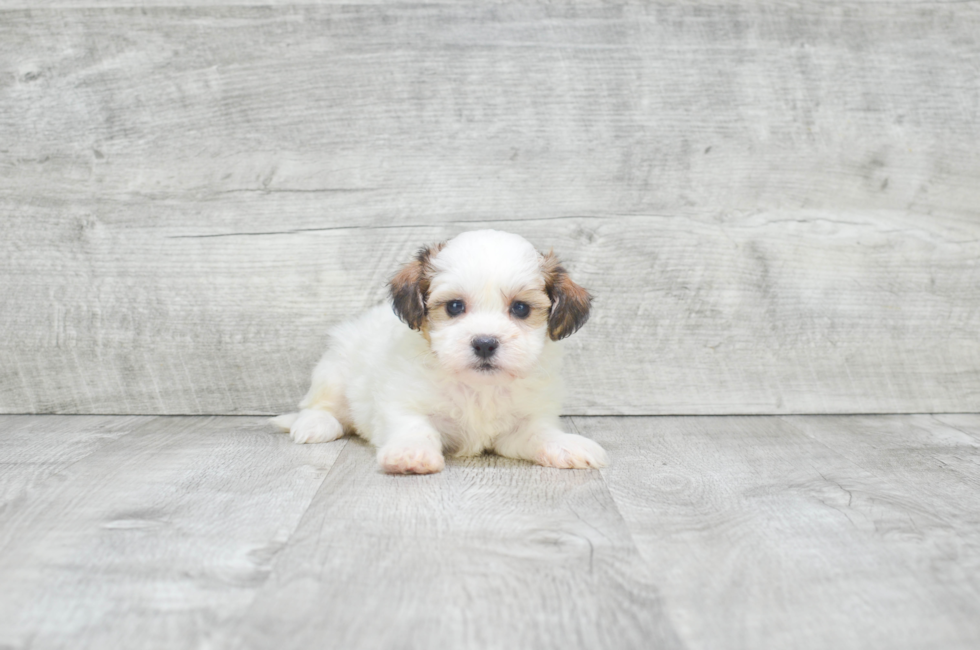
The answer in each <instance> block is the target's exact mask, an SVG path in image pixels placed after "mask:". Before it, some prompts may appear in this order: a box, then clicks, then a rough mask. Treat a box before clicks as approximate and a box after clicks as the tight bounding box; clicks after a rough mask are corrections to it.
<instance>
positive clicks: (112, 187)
mask: <svg viewBox="0 0 980 650" xmlns="http://www.w3.org/2000/svg"><path fill="white" fill-rule="evenodd" d="M84 4H86V5H88V6H85V7H81V6H80V5H79V4H78V3H63V2H48V1H43V2H32V3H26V2H5V3H2V4H0V335H2V336H0V412H4V413H21V412H24V413H33V412H61V413H150V414H165V413H171V414H175V413H188V414H204V413H225V414H262V413H275V412H278V411H281V410H283V409H286V408H289V407H291V406H292V405H293V404H294V403H295V402H296V401H297V400H298V398H299V397H300V396H301V395H302V394H303V392H304V391H305V388H306V383H307V380H308V376H309V372H310V370H311V369H312V366H313V364H314V363H315V361H316V359H317V358H318V357H319V355H320V353H321V351H322V347H323V344H324V340H325V332H326V330H327V329H328V327H329V326H330V325H331V324H332V323H335V322H337V321H339V320H340V319H343V318H345V317H347V316H348V315H350V314H351V313H353V312H357V311H359V310H361V309H364V308H366V307H368V306H370V305H371V304H373V303H375V302H377V301H379V300H381V299H382V297H383V295H384V283H385V281H386V279H387V278H388V276H389V275H390V274H391V273H392V271H393V270H394V269H395V268H396V266H397V265H398V263H399V262H400V261H403V260H405V259H407V257H408V256H409V254H410V252H411V251H412V250H414V249H415V248H416V247H417V246H419V245H420V244H422V243H426V242H431V241H434V240H439V239H442V238H445V237H448V236H451V235H452V234H454V233H457V232H460V231H463V230H467V229H471V228H480V227H487V226H492V227H498V228H502V229H507V230H511V231H514V232H518V233H521V234H523V235H525V236H527V237H529V238H530V239H531V240H532V241H534V242H535V243H537V244H539V245H540V246H542V247H545V248H547V247H550V246H554V248H555V249H556V250H557V251H558V252H560V253H561V254H562V255H563V256H564V257H565V258H566V259H567V261H568V265H569V267H570V268H571V269H572V270H573V274H574V275H575V276H576V277H577V278H578V279H579V280H580V281H581V282H582V283H583V284H585V285H586V286H588V287H589V288H590V289H592V291H593V292H594V293H595V294H596V296H597V302H596V309H595V313H594V317H593V320H592V321H591V322H590V324H589V325H588V327H587V328H586V329H585V330H583V332H582V333H581V334H579V335H576V336H574V337H572V338H571V339H569V341H568V345H567V347H568V351H569V359H568V364H567V369H566V376H567V378H568V384H569V399H568V403H567V407H566V412H568V413H571V414H714V413H786V414H791V413H843V412H866V413H872V412H910V411H947V412H955V411H978V410H980V337H978V332H980V268H978V260H980V148H978V143H980V3H977V2H928V1H926V2H901V1H891V2H887V1H886V2H834V3H831V2H775V1H760V2H749V1H746V2H737V1H732V2H717V1H712V2H704V3H699V4H696V5H695V4H687V3H669V2H652V3H645V2H644V3H639V2H632V3H629V2H628V3H624V4H605V3H601V4H599V3H596V4H593V3H584V4H579V5H575V6H565V5H552V4H550V3H544V2H520V3H513V4H507V3H492V4H487V3H485V4H426V5H414V4H388V5H387V6H381V5H376V4H371V3H361V4H356V5H354V4H350V5H342V6H341V5H330V4H322V5H316V4H303V5H296V4H292V3H279V2H277V3H272V4H271V5H270V6H243V3H238V2H236V3H235V4H236V5H239V6H224V5H228V4H229V3H226V2H204V1H198V2H194V3H193V5H194V6H190V7H174V6H154V5H162V4H173V3H170V2H168V3H158V2H149V3H146V5H145V6H144V7H142V8H134V7H132V6H126V5H133V4H135V3H133V2H122V1H120V2H116V1H111V2H110V1H105V2H87V3H84ZM244 4H251V3H244ZM263 4H268V3H263ZM27 7H33V9H28V8H27Z"/></svg>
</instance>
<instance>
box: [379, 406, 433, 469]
mask: <svg viewBox="0 0 980 650" xmlns="http://www.w3.org/2000/svg"><path fill="white" fill-rule="evenodd" d="M386 419H387V423H386V426H385V430H386V432H387V435H386V436H385V439H384V442H382V443H381V444H379V445H378V463H379V464H380V465H381V468H382V469H384V471H385V472H387V473H389V474H433V473H435V472H441V471H442V469H443V467H445V466H446V461H445V458H444V457H443V455H442V438H441V437H440V436H439V432H438V431H436V430H435V428H434V427H433V426H432V425H431V424H429V421H428V419H427V418H424V417H421V416H417V415H407V414H400V415H396V416H389V417H388V418H386ZM379 442H380V441H379Z"/></svg>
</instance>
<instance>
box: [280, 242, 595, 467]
mask: <svg viewBox="0 0 980 650" xmlns="http://www.w3.org/2000/svg"><path fill="white" fill-rule="evenodd" d="M591 299H592V298H591V296H590V295H589V294H588V292H587V291H586V290H585V289H583V288H582V287H580V286H579V285H577V284H575V283H574V282H572V280H571V279H570V278H569V277H568V274H567V273H566V271H565V269H564V268H562V266H561V264H560V263H559V262H558V259H557V258H556V257H555V256H554V255H553V254H551V253H549V254H547V255H542V254H541V253H539V252H538V251H537V250H535V248H534V247H533V246H531V244H530V243H528V242H527V241H526V240H525V239H523V238H522V237H519V236H517V235H512V234H510V233H505V232H499V231H495V230H481V231H477V232H467V233H464V234H462V235H459V236H458V237H456V238H454V239H452V240H450V241H449V242H447V243H443V244H438V245H436V246H431V247H426V248H423V249H422V250H421V251H419V253H418V255H417V256H416V258H415V260H414V261H412V262H411V263H409V264H407V265H406V266H404V267H403V268H402V269H401V270H400V271H399V272H398V274H397V275H396V276H395V277H394V279H392V281H391V304H390V305H389V304H385V305H379V306H377V307H375V308H374V309H372V310H370V311H368V312H367V313H365V314H363V315H361V316H360V317H358V318H356V319H354V320H352V321H349V322H346V323H343V324H341V325H339V326H338V327H336V328H335V329H334V330H333V331H332V332H331V333H330V337H331V344H330V349H329V350H328V351H327V353H326V354H325V355H324V356H323V359H322V360H321V361H320V363H319V364H317V367H316V369H315V370H314V371H313V385H312V386H311V387H310V391H309V392H308V393H307V394H306V397H304V398H303V401H302V402H300V405H299V406H300V408H301V409H302V410H301V411H300V412H299V413H291V414H288V415H281V416H279V417H277V418H273V420H272V421H273V423H274V424H276V425H277V426H279V427H280V428H282V429H283V430H287V431H289V432H290V434H291V436H292V438H293V440H294V441H296V442H298V443H303V442H327V441H330V440H335V439H336V438H339V437H340V436H342V435H343V434H344V432H345V431H347V432H356V433H357V434H359V435H360V436H362V437H363V438H365V439H367V440H369V441H370V442H372V443H373V444H374V445H375V446H377V447H378V462H379V463H380V464H381V466H382V467H383V468H384V470H385V471H386V472H392V473H415V474H428V473H431V472H438V471H440V470H441V469H442V468H443V466H444V464H445V461H444V458H443V454H444V453H447V454H452V455H456V456H475V455H478V454H481V453H483V452H484V451H485V450H492V451H495V452H496V453H498V454H500V455H502V456H507V457H509V458H521V459H524V460H529V461H533V462H535V463H539V464H541V465H546V466H549V467H565V468H573V467H574V468H585V467H603V466H605V465H606V463H607V460H606V453H605V451H604V450H603V449H602V447H600V446H599V445H598V444H596V443H595V442H593V441H591V440H589V439H588V438H583V437H582V436H578V435H574V434H570V433H564V432H563V431H562V430H561V428H560V427H559V420H558V414H559V409H560V407H561V378H560V376H559V370H560V365H561V346H560V345H559V344H558V343H556V342H557V341H559V340H560V339H563V338H565V337H566V336H568V335H570V334H572V333H573V332H575V331H576V330H577V329H578V328H580V327H581V326H582V325H584V324H585V321H586V320H587V319H588V317H589V305H590V302H591ZM399 319H400V320H399ZM406 324H407V325H408V326H407V327H406Z"/></svg>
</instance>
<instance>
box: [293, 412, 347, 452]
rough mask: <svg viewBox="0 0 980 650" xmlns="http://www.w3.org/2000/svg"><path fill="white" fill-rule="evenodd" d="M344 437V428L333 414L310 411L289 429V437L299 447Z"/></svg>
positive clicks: (300, 415) (301, 414)
mask: <svg viewBox="0 0 980 650" xmlns="http://www.w3.org/2000/svg"><path fill="white" fill-rule="evenodd" d="M342 435H344V427H343V426H342V425H341V424H340V422H339V421H338V420H337V418H335V417H334V416H333V414H331V413H327V412H326V411H314V410H312V409H308V410H305V411H301V412H300V414H299V417H298V418H296V421H295V422H293V426H292V427H290V428H289V437H291V438H292V439H293V442H295V443H296V444H298V445H302V444H312V443H317V442H330V441H331V440H336V439H337V438H339V437H341V436H342Z"/></svg>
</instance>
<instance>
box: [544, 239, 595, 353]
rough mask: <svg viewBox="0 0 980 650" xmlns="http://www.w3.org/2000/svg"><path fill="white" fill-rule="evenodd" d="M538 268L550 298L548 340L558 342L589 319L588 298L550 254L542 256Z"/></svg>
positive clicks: (552, 254)
mask: <svg viewBox="0 0 980 650" xmlns="http://www.w3.org/2000/svg"><path fill="white" fill-rule="evenodd" d="M541 265H542V268H543V270H544V288H545V291H547V292H548V298H550V299H551V314H550V315H549V316H548V336H550V337H551V340H552V341H558V340H561V339H563V338H565V337H566V336H571V335H572V334H574V333H575V332H576V331H578V329H579V328H580V327H582V326H583V325H585V322H586V321H587V320H589V308H590V307H591V305H592V296H590V295H589V292H588V291H586V290H585V289H583V288H582V287H580V286H579V285H577V284H575V283H574V282H573V281H572V279H571V278H570V277H568V271H566V270H565V267H563V266H562V265H561V262H559V261H558V258H557V257H556V256H555V254H554V252H549V253H548V254H547V255H545V256H544V260H543V261H542V262H541Z"/></svg>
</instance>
